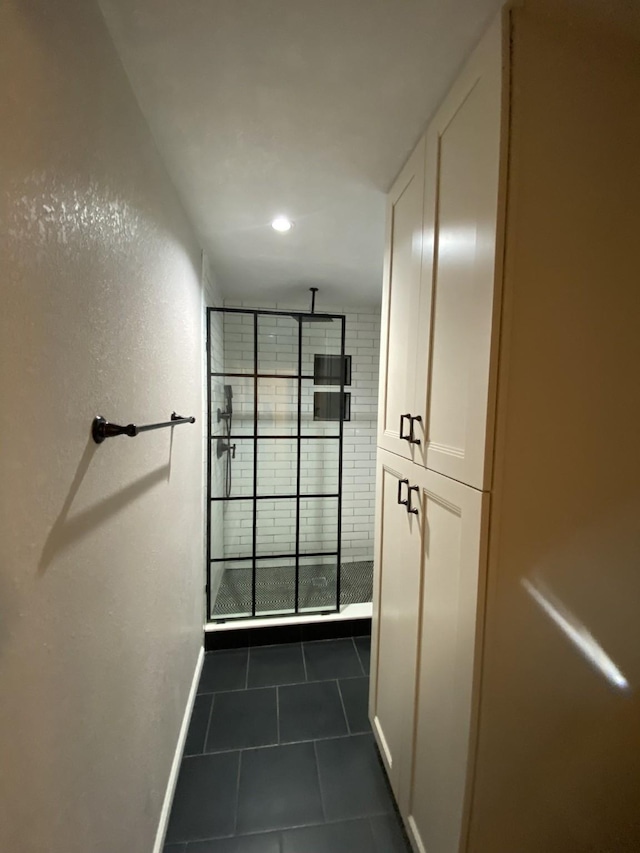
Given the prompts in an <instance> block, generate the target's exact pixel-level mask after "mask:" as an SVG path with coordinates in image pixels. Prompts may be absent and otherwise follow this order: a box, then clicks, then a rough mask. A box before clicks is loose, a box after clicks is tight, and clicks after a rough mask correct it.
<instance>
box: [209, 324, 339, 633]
mask: <svg viewBox="0 0 640 853" xmlns="http://www.w3.org/2000/svg"><path fill="white" fill-rule="evenodd" d="M312 318H313V319H312ZM319 358H320V359H325V361H326V360H334V361H336V362H337V363H339V364H344V363H345V316H344V315H342V314H314V315H310V314H305V313H303V312H291V311H269V310H260V309H256V310H249V309H245V308H208V309H207V365H208V369H207V372H208V383H207V391H208V393H207V404H208V436H209V440H208V453H207V495H208V501H207V547H208V560H207V618H208V620H209V621H213V622H220V621H228V620H232V619H247V618H252V617H261V616H276V615H278V616H281V615H295V614H297V613H312V612H320V613H327V612H334V611H336V610H338V609H339V601H340V565H341V517H342V470H343V464H342V456H343V445H344V423H343V419H342V418H337V419H335V420H334V419H327V420H325V421H318V420H314V409H313V399H314V375H315V376H316V380H317V370H314V366H315V365H317V363H318V360H319ZM340 373H341V375H340V380H339V382H338V383H336V382H335V378H334V379H333V381H332V383H331V384H332V385H333V388H334V390H335V392H336V393H337V394H339V395H340V397H338V399H342V395H343V394H344V385H345V380H346V378H347V377H346V375H345V371H341V372H340Z"/></svg>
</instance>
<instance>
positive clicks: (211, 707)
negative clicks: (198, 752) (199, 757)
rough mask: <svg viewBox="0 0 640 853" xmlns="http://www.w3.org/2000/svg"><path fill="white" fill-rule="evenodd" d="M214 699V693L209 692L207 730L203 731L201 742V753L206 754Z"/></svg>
mask: <svg viewBox="0 0 640 853" xmlns="http://www.w3.org/2000/svg"><path fill="white" fill-rule="evenodd" d="M215 701H216V696H215V693H212V694H211V705H210V706H209V719H208V720H207V730H206V731H205V733H204V743H203V744H202V754H203V755H206V754H207V741H208V740H209V729H210V728H211V718H212V717H213V704H214V702H215Z"/></svg>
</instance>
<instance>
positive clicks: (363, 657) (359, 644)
mask: <svg viewBox="0 0 640 853" xmlns="http://www.w3.org/2000/svg"><path fill="white" fill-rule="evenodd" d="M353 642H354V643H355V644H356V649H357V650H358V657H359V658H360V662H361V663H362V668H363V669H364V672H365V675H369V670H370V669H371V637H354V638H353Z"/></svg>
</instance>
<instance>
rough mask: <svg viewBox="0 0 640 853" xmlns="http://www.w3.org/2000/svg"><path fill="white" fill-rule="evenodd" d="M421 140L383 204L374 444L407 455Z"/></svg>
mask: <svg viewBox="0 0 640 853" xmlns="http://www.w3.org/2000/svg"><path fill="white" fill-rule="evenodd" d="M423 204H424V139H422V140H421V141H420V142H419V144H418V146H417V147H416V149H415V151H414V152H413V154H412V155H411V157H410V158H409V160H408V161H407V163H406V165H405V167H404V168H403V170H402V171H401V173H400V175H399V176H398V178H397V180H396V182H395V184H394V186H393V188H392V190H391V192H390V194H389V200H388V204H387V242H386V254H385V273H384V280H385V286H384V292H383V306H382V328H381V346H380V364H381V367H382V373H381V376H382V377H383V379H382V381H381V382H380V394H379V405H378V411H379V420H378V445H379V446H380V447H384V448H385V449H386V450H391V451H392V452H394V453H398V454H399V455H400V456H405V457H407V458H411V456H412V451H413V449H414V448H415V447H416V446H417V445H415V444H413V443H412V442H411V441H410V436H411V430H412V428H413V430H414V433H415V428H416V422H415V421H412V420H411V416H412V415H413V416H416V415H417V412H416V411H415V409H416V406H415V401H414V383H415V358H416V347H417V339H418V321H419V318H418V314H417V305H418V303H419V301H420V282H421V269H422V216H423Z"/></svg>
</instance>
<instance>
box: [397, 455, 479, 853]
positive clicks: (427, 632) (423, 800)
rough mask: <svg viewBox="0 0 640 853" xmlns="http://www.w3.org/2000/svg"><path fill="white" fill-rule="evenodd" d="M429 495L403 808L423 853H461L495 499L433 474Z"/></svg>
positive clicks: (424, 492)
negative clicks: (489, 528)
mask: <svg viewBox="0 0 640 853" xmlns="http://www.w3.org/2000/svg"><path fill="white" fill-rule="evenodd" d="M414 467H416V468H417V467H418V466H414ZM419 486H420V512H421V513H422V514H423V516H424V519H423V522H422V527H423V536H422V539H421V543H420V544H421V548H422V587H421V612H420V625H419V653H418V667H417V673H418V674H417V680H416V684H415V693H414V697H413V698H414V702H412V708H413V709H414V717H413V726H412V732H413V746H412V757H411V763H410V766H408V767H406V768H405V770H404V774H405V780H404V782H403V785H402V788H403V793H402V798H401V803H400V805H401V810H402V812H403V815H404V816H405V820H406V823H407V829H408V831H409V833H410V835H411V836H412V838H413V842H414V845H415V848H416V850H419V851H433V853H459V851H462V850H464V834H465V831H466V829H465V827H466V823H467V810H468V800H469V794H468V791H467V787H468V784H469V780H470V779H471V768H472V763H471V760H472V759H471V756H472V752H473V750H472V746H473V739H474V730H475V717H476V712H475V708H476V705H477V699H478V695H477V694H478V684H477V682H478V671H479V663H480V661H479V647H480V639H481V637H480V635H481V630H482V620H481V614H482V610H483V602H484V580H485V566H486V527H487V519H488V510H489V495H488V494H486V493H482V492H479V491H477V490H476V489H473V488H470V487H469V486H465V485H463V484H462V483H458V482H456V481H455V480H451V479H449V478H448V477H443V476H441V475H439V474H436V473H434V472H433V471H428V470H424V469H422V474H421V477H420V480H419Z"/></svg>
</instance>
